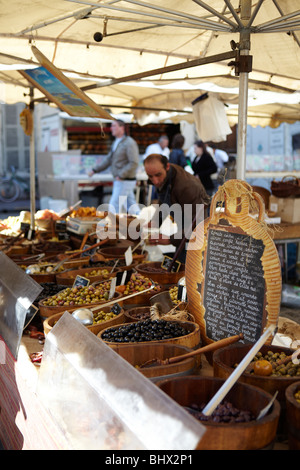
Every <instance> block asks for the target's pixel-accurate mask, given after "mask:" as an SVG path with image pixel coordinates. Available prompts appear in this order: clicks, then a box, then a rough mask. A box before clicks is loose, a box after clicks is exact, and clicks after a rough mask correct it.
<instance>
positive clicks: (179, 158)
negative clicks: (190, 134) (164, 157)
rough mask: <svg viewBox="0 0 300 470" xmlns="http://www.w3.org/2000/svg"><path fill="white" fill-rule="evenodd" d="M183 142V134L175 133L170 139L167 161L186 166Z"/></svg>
mask: <svg viewBox="0 0 300 470" xmlns="http://www.w3.org/2000/svg"><path fill="white" fill-rule="evenodd" d="M183 144H184V136H183V135H182V134H180V133H179V134H175V135H174V137H173V139H172V144H171V151H170V155H169V162H170V163H175V164H176V165H179V166H181V167H182V168H184V167H186V165H187V161H186V157H185V153H184V151H183V149H182V147H183Z"/></svg>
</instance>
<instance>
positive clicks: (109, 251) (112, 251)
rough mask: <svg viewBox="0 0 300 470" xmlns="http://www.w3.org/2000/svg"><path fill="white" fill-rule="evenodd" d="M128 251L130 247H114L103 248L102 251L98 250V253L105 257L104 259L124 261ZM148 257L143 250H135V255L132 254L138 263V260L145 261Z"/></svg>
mask: <svg viewBox="0 0 300 470" xmlns="http://www.w3.org/2000/svg"><path fill="white" fill-rule="evenodd" d="M127 249H128V247H122V248H120V247H115V248H112V247H106V248H101V249H100V250H98V252H97V253H99V254H100V255H102V256H104V258H107V259H112V258H113V259H124V258H125V251H126V250H127ZM145 257H146V255H145V253H142V251H141V250H135V251H134V252H133V253H132V260H133V261H136V260H140V261H141V260H143V259H145Z"/></svg>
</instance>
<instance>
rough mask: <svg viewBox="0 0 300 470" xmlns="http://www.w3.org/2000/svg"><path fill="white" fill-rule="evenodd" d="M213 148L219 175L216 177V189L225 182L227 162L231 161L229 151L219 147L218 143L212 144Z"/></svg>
mask: <svg viewBox="0 0 300 470" xmlns="http://www.w3.org/2000/svg"><path fill="white" fill-rule="evenodd" d="M211 148H212V150H213V155H214V159H215V162H216V164H217V167H218V176H217V178H216V179H215V182H214V183H215V190H217V189H218V187H219V186H220V185H222V184H224V182H225V177H226V167H225V163H228V162H229V155H228V153H226V152H225V150H221V149H218V148H217V146H216V144H212V145H211Z"/></svg>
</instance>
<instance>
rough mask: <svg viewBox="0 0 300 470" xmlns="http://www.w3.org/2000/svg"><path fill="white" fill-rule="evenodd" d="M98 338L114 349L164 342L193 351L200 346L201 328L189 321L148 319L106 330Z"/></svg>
mask: <svg viewBox="0 0 300 470" xmlns="http://www.w3.org/2000/svg"><path fill="white" fill-rule="evenodd" d="M97 336H98V337H99V338H100V339H101V340H102V341H104V342H105V343H106V344H107V345H108V346H111V347H112V348H114V346H116V345H120V344H133V343H138V344H149V342H151V343H157V342H158V343H162V342H164V343H167V344H170V343H171V344H178V345H182V346H186V347H188V348H191V349H193V348H196V347H198V346H199V344H200V327H199V325H198V324H197V323H193V322H188V321H174V320H168V321H167V320H150V319H147V320H141V321H138V322H133V323H125V324H124V325H119V326H115V327H111V328H106V329H105V330H103V331H100V333H98V335H97Z"/></svg>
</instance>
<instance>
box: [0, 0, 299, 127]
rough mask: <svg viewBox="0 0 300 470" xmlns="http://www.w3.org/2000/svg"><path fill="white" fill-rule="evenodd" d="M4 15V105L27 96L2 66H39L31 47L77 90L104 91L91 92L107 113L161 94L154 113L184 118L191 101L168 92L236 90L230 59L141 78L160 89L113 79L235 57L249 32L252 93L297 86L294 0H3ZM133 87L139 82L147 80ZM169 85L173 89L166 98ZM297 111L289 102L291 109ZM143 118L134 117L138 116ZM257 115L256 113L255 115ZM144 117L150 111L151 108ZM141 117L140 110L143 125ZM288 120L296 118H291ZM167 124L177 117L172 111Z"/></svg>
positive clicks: (0, 29) (0, 57)
mask: <svg viewBox="0 0 300 470" xmlns="http://www.w3.org/2000/svg"><path fill="white" fill-rule="evenodd" d="M241 4H244V5H246V7H247V8H248V7H249V18H248V19H246V20H244V19H243V20H241V19H240V17H241ZM0 11H1V16H0V37H1V38H2V41H1V47H0V80H1V82H2V86H1V87H0V99H3V100H4V99H5V100H6V102H13V101H16V100H19V96H20V93H19V90H21V99H22V100H24V96H23V91H25V93H26V92H27V93H28V89H26V88H24V90H23V89H22V88H23V87H22V86H23V85H28V84H27V83H26V81H25V80H24V79H23V78H22V77H20V76H18V73H15V74H14V72H11V71H7V70H3V71H1V64H2V65H3V66H7V65H14V66H15V65H16V64H18V63H20V62H23V66H26V63H27V64H28V65H30V64H34V63H35V64H36V60H35V57H34V56H33V54H32V51H31V44H34V45H35V46H36V47H37V48H38V49H39V50H41V52H42V53H43V54H44V55H45V56H46V57H48V59H49V60H51V61H52V62H53V63H54V65H55V66H56V67H58V68H59V69H60V70H61V71H63V72H64V73H67V72H69V73H76V74H77V77H78V76H80V77H83V79H82V80H79V79H78V78H77V79H76V80H75V79H74V81H75V83H76V84H77V85H78V86H81V87H82V86H86V85H93V86H95V85H96V84H97V85H98V86H99V85H100V86H99V87H98V88H96V89H94V90H89V91H88V92H87V94H88V95H89V96H91V97H93V99H94V100H95V101H96V102H97V103H98V104H100V105H105V106H107V107H109V106H113V107H114V108H112V112H119V111H124V109H126V108H124V107H126V106H127V107H131V106H133V105H136V106H139V108H143V107H144V108H145V107H147V105H146V104H145V103H146V102H147V101H148V102H149V101H150V102H151V100H153V98H155V100H156V101H159V96H160V105H159V108H160V109H159V110H158V114H159V113H161V111H160V110H161V109H173V110H174V111H176V110H182V109H185V108H189V111H190V110H191V105H190V104H191V100H190V98H189V95H190V94H189V93H188V92H187V90H186V89H183V88H182V89H181V91H182V98H183V100H182V101H181V103H180V106H179V103H178V104H177V105H176V106H175V107H171V108H170V107H169V106H168V103H169V98H168V95H169V93H172V92H174V91H175V89H174V88H175V85H176V86H177V87H178V86H179V84H178V81H180V82H181V83H185V84H187V83H193V85H194V86H195V85H196V86H198V90H197V92H198V93H199V94H201V93H202V92H203V91H204V90H205V89H202V88H201V84H202V83H203V82H208V81H209V82H213V83H218V84H222V86H224V87H234V88H236V87H237V86H238V82H237V79H238V77H236V76H235V75H234V65H231V66H229V65H228V64H229V62H230V61H229V60H223V61H218V62H216V61H213V62H212V63H208V64H206V65H201V66H195V67H188V68H183V69H182V68H179V69H178V70H174V71H172V72H159V73H157V74H155V75H150V76H149V75H147V81H149V80H151V84H153V83H154V84H155V85H156V86H159V87H160V89H157V88H152V87H151V86H150V87H147V86H145V88H142V87H140V88H137V87H135V86H134V84H133V81H132V80H130V81H127V86H126V85H125V82H124V81H122V80H121V81H120V83H117V84H114V82H115V81H116V79H118V80H119V79H121V78H122V77H123V78H124V77H126V76H132V75H133V74H141V73H145V72H148V71H151V70H155V69H160V70H163V69H164V68H165V67H170V66H174V65H177V64H187V65H188V63H191V61H193V60H195V59H199V58H201V59H205V58H208V57H212V56H215V55H218V54H221V53H224V52H228V51H231V47H235V46H234V42H235V43H236V44H237V48H240V47H241V45H240V44H239V41H240V36H241V32H242V33H243V32H244V31H245V29H246V30H249V31H250V35H251V37H250V51H249V52H250V54H251V55H252V56H253V68H252V71H251V72H250V73H249V87H250V88H251V89H254V88H256V89H264V90H266V89H267V90H273V91H278V92H280V93H287V94H290V93H293V92H295V91H297V90H299V89H300V47H299V44H300V42H299V41H300V33H299V28H300V26H299V24H300V10H299V1H298V0H258V1H255V2H254V1H251V0H242V2H241V1H240V0H230V1H229V0H209V1H208V0H164V1H163V2H162V1H161V0H152V1H139V0H116V1H113V2H112V1H111V0H102V1H94V2H92V1H83V0H52V1H51V2H48V1H46V0H11V1H9V2H7V1H6V0H0ZM255 13H257V14H255ZM250 18H251V19H250ZM249 21H251V24H249ZM95 33H101V34H102V36H103V39H102V41H101V42H97V41H95V39H94V37H96V36H95ZM98 36H99V34H98ZM96 38H97V37H96ZM175 68H176V67H175ZM138 81H139V84H141V83H142V82H143V81H145V77H144V78H140V79H139V80H138ZM5 82H9V83H13V85H11V86H10V89H12V90H13V91H12V93H11V92H10V91H9V90H8V89H6V87H4V83H5ZM168 83H169V84H170V86H171V87H172V86H173V87H174V88H173V90H172V89H169V90H168V91H166V89H165V86H166V84H168ZM20 84H21V88H20V87H19V85H20ZM105 84H106V86H104V85H105ZM37 96H39V93H36V92H35V97H37ZM163 96H164V97H165V101H164V100H162V99H161V98H162V97H163ZM153 103H154V101H153ZM279 104H280V103H279ZM297 104H298V103H296V104H293V107H296V110H297V109H299V108H297ZM118 106H120V107H119V108H118ZM148 107H150V106H149V105H148ZM151 107H152V108H153V107H154V106H151ZM279 110H280V107H279V108H278V107H277V111H279ZM141 111H142V110H141V109H140V110H137V111H136V112H135V113H136V115H138V113H140V116H139V117H140V118H141ZM227 112H228V113H231V117H230V119H231V121H233V120H234V119H235V120H236V114H234V113H233V114H232V112H231V110H230V108H229V109H227ZM254 112H255V109H254V108H253V109H252V110H251V115H252V116H253V115H254ZM272 112H273V109H272V111H271V112H268V110H266V111H265V113H266V114H268V115H270V118H269V121H267V120H266V118H265V119H264V121H261V122H264V123H265V122H267V123H270V122H271V123H272V122H278V119H280V118H279V117H278V116H277V119H275V120H274V119H273V116H272V115H271V113H272ZM150 113H153V110H148V112H147V114H148V115H149V114H150ZM145 114H146V110H144V112H143V118H145ZM156 114H157V113H156ZM294 114H295V115H296V117H297V112H295V113H294ZM165 116H166V115H165V114H163V115H162V119H164V117H165ZM171 118H172V119H174V120H176V119H177V117H176V112H175V113H171ZM283 119H285V118H283ZM253 120H254V118H253V117H252V121H253ZM257 122H258V121H257Z"/></svg>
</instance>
